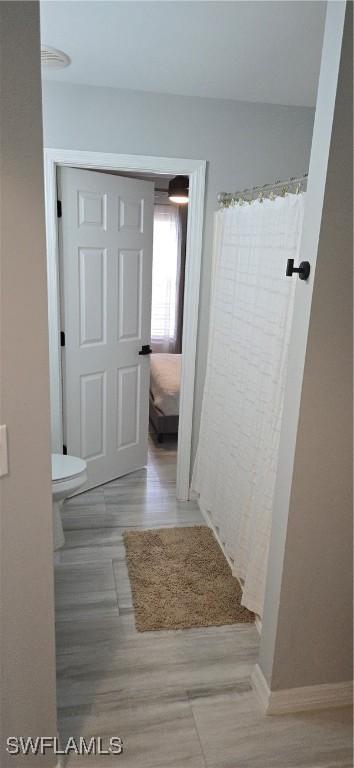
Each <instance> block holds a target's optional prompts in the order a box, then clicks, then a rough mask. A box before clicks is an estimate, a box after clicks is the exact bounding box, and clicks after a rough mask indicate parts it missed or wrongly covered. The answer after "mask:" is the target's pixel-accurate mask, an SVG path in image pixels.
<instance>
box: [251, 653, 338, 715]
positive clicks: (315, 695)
mask: <svg viewBox="0 0 354 768" xmlns="http://www.w3.org/2000/svg"><path fill="white" fill-rule="evenodd" d="M251 682H252V687H253V690H254V691H255V693H256V695H257V697H258V699H259V701H260V703H261V705H262V707H263V709H264V711H265V714H266V715H287V714H291V713H292V712H305V711H308V710H315V709H335V708H338V707H350V706H351V705H352V703H353V682H352V681H351V680H349V681H345V682H343V683H323V684H321V685H307V686H304V687H303V688H289V689H287V690H282V691H271V690H270V688H269V686H268V683H267V681H266V679H265V677H264V675H263V672H262V670H261V668H260V666H259V664H256V665H255V667H254V668H253V672H252V677H251Z"/></svg>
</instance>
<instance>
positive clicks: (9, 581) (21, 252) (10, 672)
mask: <svg viewBox="0 0 354 768" xmlns="http://www.w3.org/2000/svg"><path fill="white" fill-rule="evenodd" d="M0 29H1V33H0V36H1V91H2V92H1V166H2V167H1V198H2V200H1V202H2V227H1V301H0V307H1V348H0V370H1V400H0V421H1V423H2V424H7V427H8V444H9V474H8V475H7V476H5V477H2V478H1V480H0V506H1V510H0V525H1V536H0V557H1V573H2V578H1V585H0V612H1V630H0V637H1V686H0V687H1V736H2V738H1V748H0V749H1V754H0V764H1V766H3V767H4V768H5V765H9V766H10V765H11V766H14V765H16V768H17V766H20V765H22V764H26V765H36V766H37V765H47V766H48V765H53V764H54V763H55V762H56V760H55V759H54V757H53V756H50V755H49V754H48V755H47V756H46V758H45V759H41V758H40V757H34V758H31V757H25V758H23V759H21V758H16V757H9V756H6V754H4V739H6V737H7V736H9V735H12V736H14V735H23V736H27V735H31V736H33V737H35V736H41V735H43V736H44V735H48V736H49V735H53V736H54V735H55V734H56V711H55V657H54V610H53V566H52V560H53V545H52V494H51V467H50V427H49V378H48V375H49V374H48V331H47V326H48V323H47V295H46V254H45V232H44V200H43V163H42V124H41V91H40V87H41V84H40V56H39V8H38V4H37V3H34V2H23V3H21V2H9V3H6V2H1V3H0ZM19 51H20V55H19Z"/></svg>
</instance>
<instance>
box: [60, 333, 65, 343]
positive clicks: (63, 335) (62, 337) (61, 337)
mask: <svg viewBox="0 0 354 768" xmlns="http://www.w3.org/2000/svg"><path fill="white" fill-rule="evenodd" d="M60 346H61V347H65V331H60Z"/></svg>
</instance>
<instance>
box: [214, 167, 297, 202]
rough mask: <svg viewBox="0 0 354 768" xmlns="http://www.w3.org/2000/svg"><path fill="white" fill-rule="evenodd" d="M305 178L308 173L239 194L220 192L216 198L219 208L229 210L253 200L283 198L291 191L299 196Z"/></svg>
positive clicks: (245, 190) (251, 188)
mask: <svg viewBox="0 0 354 768" xmlns="http://www.w3.org/2000/svg"><path fill="white" fill-rule="evenodd" d="M307 177H308V173H304V174H303V175H302V176H290V178H289V179H287V181H280V180H277V181H275V182H274V183H273V184H264V185H263V186H257V187H250V188H249V189H243V190H242V191H239V192H220V193H219V194H218V196H217V201H218V203H219V207H220V208H229V207H230V206H232V205H242V204H243V203H252V202H253V201H254V200H259V201H260V202H262V201H263V200H264V199H270V200H274V199H275V198H276V197H285V195H286V194H287V193H288V192H291V191H293V192H294V193H295V194H299V193H300V192H303V191H304V187H305V185H306V183H307ZM279 187H280V188H281V189H280V191H279V192H277V191H276V190H277V189H279ZM292 187H295V189H293V190H292Z"/></svg>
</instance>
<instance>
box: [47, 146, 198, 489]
mask: <svg viewBox="0 0 354 768" xmlns="http://www.w3.org/2000/svg"><path fill="white" fill-rule="evenodd" d="M62 165H69V166H75V167H77V168H86V169H91V170H94V169H96V170H97V169H98V170H103V169H104V170H107V171H130V172H137V173H159V174H166V175H173V176H175V175H176V176H177V175H179V174H181V175H186V176H189V203H188V228H187V250H186V272H185V291H184V312H183V339H182V352H183V354H182V373H181V392H180V411H179V429H178V454H177V482H176V495H177V498H178V499H179V500H180V501H188V499H189V491H190V485H189V483H190V469H191V466H190V465H191V442H192V421H193V404H194V379H195V360H196V344H197V330H198V308H199V285H200V267H201V255H202V241H203V222H204V192H205V171H206V162H205V160H185V159H181V158H174V157H154V156H151V157H150V156H146V155H121V154H111V153H109V154H107V153H105V152H90V151H84V152H83V151H81V150H69V149H49V148H48V149H45V150H44V190H45V218H46V233H47V274H48V325H49V367H50V396H51V429H52V450H53V451H56V452H59V453H61V452H62V445H63V413H62V410H63V409H62V376H61V349H60V330H61V328H60V299H59V251H58V219H57V188H56V184H57V180H56V169H57V166H62Z"/></svg>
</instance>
